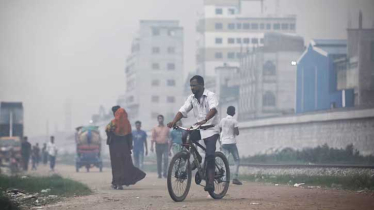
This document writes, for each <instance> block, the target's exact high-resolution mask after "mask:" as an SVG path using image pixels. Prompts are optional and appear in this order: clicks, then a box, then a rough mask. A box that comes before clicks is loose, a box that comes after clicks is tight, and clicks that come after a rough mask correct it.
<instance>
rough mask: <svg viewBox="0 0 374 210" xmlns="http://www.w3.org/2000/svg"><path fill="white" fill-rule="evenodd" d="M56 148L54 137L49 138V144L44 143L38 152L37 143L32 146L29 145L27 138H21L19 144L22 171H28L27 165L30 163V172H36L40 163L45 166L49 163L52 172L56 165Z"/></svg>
mask: <svg viewBox="0 0 374 210" xmlns="http://www.w3.org/2000/svg"><path fill="white" fill-rule="evenodd" d="M56 155H57V147H56V144H55V142H54V136H51V137H50V142H48V144H47V143H44V144H43V148H42V149H41V150H40V147H39V143H36V144H35V145H34V146H32V145H31V144H30V142H29V141H28V138H27V136H25V137H23V139H22V143H21V156H22V160H21V165H22V169H23V170H24V171H28V170H29V163H30V161H31V165H32V167H31V170H37V168H38V166H39V163H40V162H42V163H43V164H44V165H47V164H48V162H49V167H50V171H54V169H55V164H56Z"/></svg>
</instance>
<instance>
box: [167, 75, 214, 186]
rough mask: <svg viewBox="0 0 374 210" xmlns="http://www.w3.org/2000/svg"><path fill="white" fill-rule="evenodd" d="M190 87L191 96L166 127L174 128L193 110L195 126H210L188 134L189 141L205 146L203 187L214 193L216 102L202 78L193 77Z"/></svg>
mask: <svg viewBox="0 0 374 210" xmlns="http://www.w3.org/2000/svg"><path fill="white" fill-rule="evenodd" d="M190 87H191V92H192V93H193V94H191V95H190V96H189V97H188V98H187V100H186V102H185V103H184V105H183V106H182V107H181V108H180V109H179V112H178V113H177V115H176V116H175V118H174V120H173V121H172V122H170V123H168V127H169V128H172V127H174V125H175V124H176V123H177V122H178V121H179V120H180V119H182V117H187V113H188V112H190V111H191V110H193V113H194V116H195V118H196V121H197V122H196V125H211V127H210V128H208V129H206V130H200V131H198V132H192V133H191V134H190V140H192V141H199V140H202V139H203V140H204V143H205V145H206V152H205V155H206V156H205V160H206V162H207V185H206V186H205V191H209V192H211V191H214V170H215V156H214V153H215V151H216V142H217V139H218V138H219V128H218V123H219V119H218V114H217V106H218V100H217V97H216V95H215V94H214V93H213V92H211V91H209V90H206V89H205V88H204V78H203V77H202V76H199V75H195V76H193V77H192V78H191V79H190Z"/></svg>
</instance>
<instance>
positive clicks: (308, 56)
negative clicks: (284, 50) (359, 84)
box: [296, 40, 354, 113]
mask: <svg viewBox="0 0 374 210" xmlns="http://www.w3.org/2000/svg"><path fill="white" fill-rule="evenodd" d="M345 57H347V41H346V40H312V41H311V42H310V44H309V46H308V47H307V49H306V50H305V52H304V53H303V54H302V55H301V57H300V58H299V60H298V62H297V78H296V79H297V82H296V113H303V112H312V111H318V110H327V109H331V108H340V107H352V106H353V105H354V98H353V97H354V91H353V89H348V90H338V89H337V72H336V68H335V65H334V61H336V60H338V59H342V58H345Z"/></svg>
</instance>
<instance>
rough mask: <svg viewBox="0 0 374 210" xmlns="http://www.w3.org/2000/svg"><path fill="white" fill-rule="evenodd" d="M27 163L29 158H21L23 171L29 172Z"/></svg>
mask: <svg viewBox="0 0 374 210" xmlns="http://www.w3.org/2000/svg"><path fill="white" fill-rule="evenodd" d="M29 161H30V156H28V155H25V156H22V164H23V170H24V171H27V170H29Z"/></svg>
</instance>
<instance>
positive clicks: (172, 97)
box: [166, 96, 175, 103]
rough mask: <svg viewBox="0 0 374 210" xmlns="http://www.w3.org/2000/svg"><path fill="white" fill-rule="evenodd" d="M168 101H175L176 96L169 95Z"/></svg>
mask: <svg viewBox="0 0 374 210" xmlns="http://www.w3.org/2000/svg"><path fill="white" fill-rule="evenodd" d="M166 101H167V102H168V103H174V102H175V97H174V96H168V97H167V98H166Z"/></svg>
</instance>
